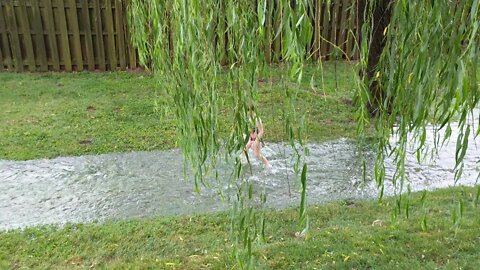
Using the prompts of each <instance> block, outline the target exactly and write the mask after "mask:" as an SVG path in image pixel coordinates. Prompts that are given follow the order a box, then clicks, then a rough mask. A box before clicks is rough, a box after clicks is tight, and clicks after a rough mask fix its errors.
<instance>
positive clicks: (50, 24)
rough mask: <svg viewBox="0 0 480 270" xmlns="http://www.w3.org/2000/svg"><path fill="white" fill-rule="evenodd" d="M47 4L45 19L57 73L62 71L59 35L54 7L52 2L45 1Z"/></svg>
mask: <svg viewBox="0 0 480 270" xmlns="http://www.w3.org/2000/svg"><path fill="white" fill-rule="evenodd" d="M44 3H45V7H44V8H45V13H46V14H47V17H46V18H45V24H46V26H45V29H46V30H47V33H48V44H49V47H50V57H51V61H52V69H53V70H55V71H60V59H59V55H60V54H59V51H58V45H57V33H56V32H55V22H54V17H53V7H52V0H44Z"/></svg>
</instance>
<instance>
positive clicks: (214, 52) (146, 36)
mask: <svg viewBox="0 0 480 270" xmlns="http://www.w3.org/2000/svg"><path fill="white" fill-rule="evenodd" d="M128 10H129V23H130V27H131V29H132V32H133V34H132V37H133V42H134V44H135V45H136V47H137V48H138V50H139V55H140V61H141V63H142V64H143V65H147V66H149V67H150V68H151V69H152V70H153V72H154V74H155V76H156V80H157V82H158V88H159V89H160V91H164V92H165V94H166V95H165V96H168V97H169V98H171V100H172V103H173V104H169V103H168V102H169V100H167V101H166V102H165V101H159V104H160V105H159V106H163V107H172V108H173V111H174V112H175V116H176V120H177V133H178V142H179V144H180V146H181V148H182V151H183V155H184V161H185V164H186V166H187V164H188V165H189V167H190V169H191V170H192V172H193V174H194V178H195V188H196V190H199V189H200V187H201V186H202V185H204V186H209V183H208V180H207V179H208V178H206V176H207V175H208V174H209V173H210V172H211V171H214V170H216V164H217V161H218V159H219V158H220V157H221V150H225V153H226V156H227V158H231V157H232V156H233V159H234V160H235V161H236V162H235V171H234V173H233V174H232V175H233V176H235V177H237V178H241V176H242V174H241V172H242V167H241V163H240V162H239V153H241V152H242V151H243V149H244V147H245V144H246V142H247V140H248V137H245V134H248V133H249V126H250V125H251V123H250V120H249V118H248V114H247V108H248V107H250V106H251V105H255V104H256V101H257V96H258V93H257V87H258V86H257V75H258V73H259V70H260V69H261V68H262V67H264V66H265V65H267V64H268V63H269V61H270V59H271V55H269V56H268V57H265V49H266V48H267V51H268V48H270V46H271V44H270V43H271V41H270V40H271V38H272V37H271V36H272V34H275V39H276V40H277V42H280V43H281V44H282V51H281V58H282V60H283V61H285V62H289V63H292V72H291V76H292V77H295V76H296V77H297V78H298V80H299V81H300V80H301V77H302V67H303V61H304V55H306V53H307V51H306V48H307V44H309V43H310V42H311V40H312V35H313V30H312V26H311V22H310V20H309V19H308V1H307V0H298V1H290V0H278V1H273V2H272V1H269V0H257V1H250V0H205V1H199V0H171V1H169V0H152V1H146V0H130V1H129V9H128ZM272 13H276V14H278V15H279V16H280V19H279V20H275V27H276V29H273V30H272V29H271V28H272V25H273V24H274V23H273V21H272V20H271V18H270V17H269V16H270V14H272ZM277 57H278V55H277ZM224 69H226V70H228V76H227V78H228V79H227V88H228V91H229V92H230V93H231V94H233V95H232V96H233V97H234V98H233V99H234V100H233V115H232V119H233V123H232V125H231V130H230V131H231V132H230V136H229V137H228V138H219V136H218V133H217V132H216V131H217V130H218V129H219V123H218V118H217V116H218V113H219V109H218V104H219V103H221V101H222V96H221V95H220V92H221V91H220V90H221V89H220V79H219V74H220V73H221V72H222V71H223V70H224ZM287 92H288V91H287ZM289 95H290V96H287V97H286V98H287V99H290V100H289V101H287V102H286V103H287V104H290V106H286V108H287V109H289V108H292V110H294V108H295V106H293V103H292V102H293V99H292V96H293V94H291V93H289ZM284 115H288V117H286V119H287V120H286V130H287V135H288V138H287V140H289V141H290V142H291V144H292V146H294V147H295V141H296V140H295V133H294V132H293V130H294V129H293V125H294V124H295V123H297V121H296V119H295V114H294V113H293V112H289V111H286V112H284ZM295 149H296V148H295ZM297 153H298V152H297ZM297 160H299V161H300V159H297ZM296 166H297V167H298V166H299V165H298V164H297V165H296ZM304 168H306V167H304ZM214 175H215V176H217V175H218V174H217V173H215V174H214ZM302 187H303V193H304V194H303V196H302V205H301V211H300V219H301V222H300V224H303V226H307V225H306V224H307V222H306V211H305V207H306V197H305V193H306V169H304V170H303V174H302ZM254 194H255V192H254V190H253V185H252V184H251V183H248V182H242V184H240V185H238V189H237V196H236V197H237V201H236V202H235V204H234V205H235V206H234V211H232V213H233V216H234V218H233V219H232V228H233V231H235V233H234V237H233V238H234V243H235V248H234V249H235V251H236V254H235V256H236V258H237V263H238V265H239V267H240V268H249V267H251V266H252V265H253V264H252V263H253V259H252V245H254V244H255V243H257V242H259V239H261V238H262V236H263V235H264V228H265V220H264V218H263V215H261V214H260V213H256V212H255V211H254V210H255V209H254V206H253V204H252V201H253V199H254V198H253V197H254V196H253V195H254ZM260 201H261V202H262V205H263V204H264V203H265V202H266V194H264V193H263V192H261V194H260ZM239 250H243V251H241V252H240V251H239ZM237 251H238V252H237Z"/></svg>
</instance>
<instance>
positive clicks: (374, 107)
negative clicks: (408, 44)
mask: <svg viewBox="0 0 480 270" xmlns="http://www.w3.org/2000/svg"><path fill="white" fill-rule="evenodd" d="M370 1H375V0H359V1H358V7H359V9H358V10H359V14H357V16H359V18H358V22H359V27H361V26H362V25H363V23H364V20H365V16H370V14H368V12H369V10H368V8H369V5H370ZM394 1H395V0H377V1H375V2H376V3H375V6H374V7H373V10H372V14H371V16H372V22H371V24H370V26H371V27H373V28H372V29H369V30H370V31H371V39H370V40H369V42H368V45H367V46H369V47H368V64H367V68H366V70H365V68H363V69H362V70H361V71H360V77H361V78H362V79H364V80H365V81H366V82H367V83H368V84H369V88H370V93H371V96H372V100H371V103H370V105H369V109H370V113H371V114H372V115H376V114H377V111H378V109H379V106H380V105H381V104H382V103H383V99H384V97H383V93H384V89H383V88H382V86H381V85H380V84H379V81H378V80H377V79H378V78H376V73H377V65H378V62H379V60H380V55H381V54H382V51H383V49H384V48H385V36H384V34H383V33H384V31H385V28H386V27H387V26H388V25H389V24H390V20H391V16H392V4H393V2H394ZM365 11H367V12H366V13H367V14H365ZM364 34H365V33H363V32H362V31H360V37H359V40H362V38H363V35H364ZM365 75H366V78H365Z"/></svg>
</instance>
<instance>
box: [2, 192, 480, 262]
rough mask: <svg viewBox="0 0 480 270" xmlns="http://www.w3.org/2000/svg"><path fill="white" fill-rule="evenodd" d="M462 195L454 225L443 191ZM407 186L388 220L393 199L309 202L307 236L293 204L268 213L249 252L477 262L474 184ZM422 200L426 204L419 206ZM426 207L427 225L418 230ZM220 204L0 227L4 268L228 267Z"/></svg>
mask: <svg viewBox="0 0 480 270" xmlns="http://www.w3.org/2000/svg"><path fill="white" fill-rule="evenodd" d="M455 196H458V197H462V198H463V199H464V213H463V221H462V223H461V226H460V229H457V230H456V229H454V227H453V224H452V218H451V213H452V212H451V211H452V209H453V208H454V207H455V206H456V205H457V204H456V202H455V201H454V200H453V199H452V198H453V197H455ZM420 198H421V194H419V193H417V194H414V195H413V198H412V200H411V202H410V211H409V213H410V215H409V218H408V219H407V218H406V217H405V215H404V214H403V215H402V216H401V217H400V218H399V219H398V220H397V222H396V223H395V224H392V223H391V219H390V217H391V213H392V211H391V209H392V204H393V200H392V199H386V200H385V201H384V202H382V203H380V204H379V203H377V202H374V201H358V202H354V203H351V202H350V203H345V202H334V203H329V204H326V205H321V206H312V207H310V208H309V209H308V214H309V215H310V238H309V239H307V240H305V239H299V238H297V237H296V236H295V231H296V229H297V224H298V211H296V210H294V209H287V210H282V211H271V212H268V213H267V228H266V230H267V237H268V239H267V242H266V243H265V244H262V245H261V246H260V248H259V249H258V250H255V251H254V253H255V254H256V257H257V258H258V260H259V261H257V265H259V266H261V267H264V268H269V269H478V266H479V265H480V249H479V247H480V212H479V208H477V207H475V200H476V189H474V188H464V189H460V188H456V189H448V190H439V191H436V192H432V193H430V194H429V195H428V200H427V201H426V204H425V205H422V203H421V200H420ZM426 209H428V210H426ZM425 211H427V230H425V231H424V230H422V229H421V223H422V217H423V214H424V213H425ZM229 222H230V216H229V215H228V214H225V213H219V214H209V215H198V216H182V217H175V218H156V219H140V220H131V221H119V222H107V223H106V224H95V223H93V224H78V225H67V226H65V227H64V228H57V227H52V226H47V227H39V228H28V229H25V230H22V231H20V230H17V231H13V232H0V243H1V245H0V268H2V269H4V268H5V269H6V268H10V269H65V268H68V269H88V268H94V269H231V268H232V266H233V265H234V262H233V260H232V257H231V256H230V252H231V242H230V241H229V232H228V228H229Z"/></svg>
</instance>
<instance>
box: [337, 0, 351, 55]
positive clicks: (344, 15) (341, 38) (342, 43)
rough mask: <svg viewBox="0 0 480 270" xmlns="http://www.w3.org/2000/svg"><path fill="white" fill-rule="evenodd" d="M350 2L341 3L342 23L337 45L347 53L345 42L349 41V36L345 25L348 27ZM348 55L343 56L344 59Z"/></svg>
mask: <svg viewBox="0 0 480 270" xmlns="http://www.w3.org/2000/svg"><path fill="white" fill-rule="evenodd" d="M348 1H350V0H342V2H341V5H342V6H341V8H340V9H339V12H340V14H339V19H340V21H339V22H338V24H339V25H340V27H339V31H338V42H337V45H338V47H339V48H340V49H341V50H342V51H343V52H345V50H346V49H345V48H346V46H345V41H346V40H347V37H346V35H347V34H348V33H347V31H345V25H346V23H347V22H346V19H347V2H348ZM345 56H347V55H342V57H345Z"/></svg>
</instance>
